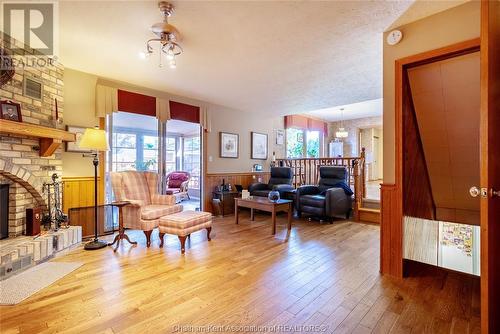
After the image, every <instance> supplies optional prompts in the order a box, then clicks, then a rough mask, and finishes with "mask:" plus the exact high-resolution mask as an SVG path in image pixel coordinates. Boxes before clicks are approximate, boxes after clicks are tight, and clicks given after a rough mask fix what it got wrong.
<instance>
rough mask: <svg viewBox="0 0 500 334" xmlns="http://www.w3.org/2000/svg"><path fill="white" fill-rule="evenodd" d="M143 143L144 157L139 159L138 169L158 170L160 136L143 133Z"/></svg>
mask: <svg viewBox="0 0 500 334" xmlns="http://www.w3.org/2000/svg"><path fill="white" fill-rule="evenodd" d="M142 143H143V145H142V159H140V160H139V159H138V164H139V166H138V167H137V169H138V170H158V137H156V136H154V137H153V136H145V135H143V136H142ZM139 155H140V154H139Z"/></svg>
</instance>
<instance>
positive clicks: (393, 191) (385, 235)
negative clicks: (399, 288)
mask: <svg viewBox="0 0 500 334" xmlns="http://www.w3.org/2000/svg"><path fill="white" fill-rule="evenodd" d="M480 45H481V39H480V38H474V39H471V40H467V41H463V42H460V43H455V44H452V45H448V46H445V47H442V48H439V49H435V50H430V51H426V52H422V53H419V54H416V55H412V56H408V57H404V58H401V59H397V60H396V61H395V165H396V166H395V171H396V178H395V183H394V184H382V187H381V196H380V197H381V221H382V224H381V226H380V272H381V273H382V274H387V275H389V276H392V277H395V278H399V279H401V278H403V91H404V90H403V88H404V85H405V81H404V80H405V76H404V73H405V71H406V69H408V68H409V67H414V66H419V65H424V64H428V63H432V62H436V61H439V60H444V59H448V58H453V57H456V56H460V55H464V54H468V53H473V52H478V51H480Z"/></svg>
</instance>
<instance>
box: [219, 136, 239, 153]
mask: <svg viewBox="0 0 500 334" xmlns="http://www.w3.org/2000/svg"><path fill="white" fill-rule="evenodd" d="M219 137H220V157H221V158H238V156H239V151H238V150H239V135H238V134H236V133H228V132H219Z"/></svg>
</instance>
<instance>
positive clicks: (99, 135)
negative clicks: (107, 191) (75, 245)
mask: <svg viewBox="0 0 500 334" xmlns="http://www.w3.org/2000/svg"><path fill="white" fill-rule="evenodd" d="M80 148H86V149H90V150H92V151H93V153H91V154H89V155H85V154H84V155H83V156H91V157H93V158H94V160H93V164H94V227H95V236H94V240H92V241H89V242H88V243H86V244H85V246H84V248H85V249H87V250H93V249H100V248H104V247H106V246H107V245H108V244H107V243H106V242H105V241H101V240H99V238H98V233H97V166H98V165H99V151H107V150H108V141H107V140H106V131H104V130H100V129H99V128H97V127H96V128H88V129H85V132H84V133H83V136H82V139H81V140H80Z"/></svg>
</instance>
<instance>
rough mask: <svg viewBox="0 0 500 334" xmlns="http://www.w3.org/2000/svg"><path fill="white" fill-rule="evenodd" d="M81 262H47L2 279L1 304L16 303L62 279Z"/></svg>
mask: <svg viewBox="0 0 500 334" xmlns="http://www.w3.org/2000/svg"><path fill="white" fill-rule="evenodd" d="M82 265H83V263H80V262H45V263H42V264H39V265H36V266H34V267H33V268H30V269H28V270H26V271H24V272H22V273H20V274H17V275H15V276H12V277H10V278H7V279H6V280H3V281H0V305H15V304H18V303H20V302H22V301H23V300H25V299H26V298H28V297H30V296H32V295H34V294H35V293H37V292H38V291H40V290H42V289H44V288H46V287H48V286H49V285H51V284H52V283H54V282H56V281H58V280H60V279H61V278H63V277H64V276H66V275H68V274H69V273H70V272H72V271H73V270H75V269H78V268H79V267H81V266H82Z"/></svg>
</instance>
